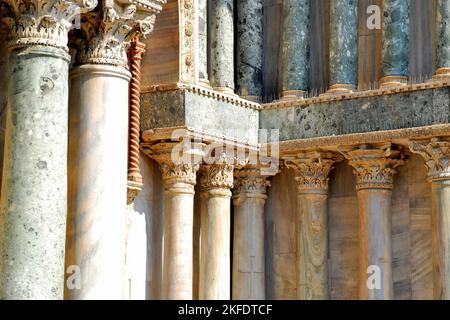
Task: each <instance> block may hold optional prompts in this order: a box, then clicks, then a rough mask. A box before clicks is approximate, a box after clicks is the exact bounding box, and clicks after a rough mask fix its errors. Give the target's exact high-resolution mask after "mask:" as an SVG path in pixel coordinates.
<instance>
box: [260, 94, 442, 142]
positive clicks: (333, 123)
mask: <svg viewBox="0 0 450 320" xmlns="http://www.w3.org/2000/svg"><path fill="white" fill-rule="evenodd" d="M449 100H450V96H449V89H448V88H440V89H429V90H422V91H414V92H409V93H399V94H393V95H385V96H377V97H368V98H361V99H355V100H344V101H336V102H328V103H320V104H313V105H310V106H303V107H301V106H298V107H290V108H280V109H268V110H263V111H262V112H261V114H260V128H261V129H279V130H280V140H281V141H286V140H293V139H304V138H316V137H323V136H332V135H343V134H350V133H364V132H372V131H382V130H393V129H402V128H411V127H422V126H427V125H433V124H443V123H448V122H449V121H450V107H449Z"/></svg>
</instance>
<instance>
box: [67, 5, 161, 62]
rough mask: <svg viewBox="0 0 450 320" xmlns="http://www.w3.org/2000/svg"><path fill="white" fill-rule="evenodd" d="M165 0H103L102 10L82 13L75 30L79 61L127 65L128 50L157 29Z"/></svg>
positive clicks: (75, 44)
mask: <svg viewBox="0 0 450 320" xmlns="http://www.w3.org/2000/svg"><path fill="white" fill-rule="evenodd" d="M164 3H165V0H146V1H142V0H141V1H135V0H130V1H119V0H103V2H102V4H101V6H100V7H99V10H97V11H96V12H91V13H89V14H86V15H84V16H83V17H82V21H81V30H77V31H78V32H74V37H72V38H73V39H74V40H73V45H74V46H75V47H76V48H77V54H76V59H75V60H76V63H75V64H76V65H81V64H107V65H113V66H120V67H125V68H126V67H127V66H128V61H127V50H128V48H129V47H130V43H131V40H132V39H133V38H134V37H136V36H144V37H145V36H146V35H148V34H149V33H150V32H152V31H153V27H154V24H155V20H156V15H157V14H158V13H159V12H160V11H161V10H162V4H164Z"/></svg>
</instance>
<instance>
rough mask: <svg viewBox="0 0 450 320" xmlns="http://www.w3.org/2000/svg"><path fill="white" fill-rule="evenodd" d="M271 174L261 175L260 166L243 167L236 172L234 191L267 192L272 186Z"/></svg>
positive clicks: (238, 192) (237, 192)
mask: <svg viewBox="0 0 450 320" xmlns="http://www.w3.org/2000/svg"><path fill="white" fill-rule="evenodd" d="M268 178H269V176H263V175H261V169H259V168H243V169H240V170H235V172H234V193H235V194H236V195H238V194H243V193H246V194H249V193H251V194H265V193H266V188H267V187H270V181H269V180H268Z"/></svg>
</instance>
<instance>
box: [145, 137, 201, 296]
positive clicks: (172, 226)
mask: <svg viewBox="0 0 450 320" xmlns="http://www.w3.org/2000/svg"><path fill="white" fill-rule="evenodd" d="M166 145H167V144H164V143H163V144H161V147H162V148H165V146H166ZM168 146H169V148H166V151H167V152H164V151H163V152H161V150H160V151H157V152H156V154H155V155H154V156H152V158H153V159H155V160H156V161H158V163H159V165H160V169H161V172H162V178H163V181H164V257H163V266H164V270H163V288H162V297H163V299H168V300H192V290H193V282H192V281H193V274H192V272H193V254H194V252H193V231H194V194H195V192H194V186H195V184H196V173H197V170H198V167H199V166H198V165H197V164H194V163H192V164H191V163H188V162H186V163H184V162H181V163H174V162H173V161H172V159H171V153H170V152H171V151H172V150H173V148H172V147H171V146H172V144H168Z"/></svg>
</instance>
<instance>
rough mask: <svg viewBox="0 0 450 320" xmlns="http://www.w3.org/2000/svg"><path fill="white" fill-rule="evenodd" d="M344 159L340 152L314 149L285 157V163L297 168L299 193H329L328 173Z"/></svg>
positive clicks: (289, 166) (296, 178)
mask: <svg viewBox="0 0 450 320" xmlns="http://www.w3.org/2000/svg"><path fill="white" fill-rule="evenodd" d="M342 160H343V157H342V156H341V155H340V154H336V153H333V152H321V151H312V152H305V153H300V154H298V155H296V156H294V157H285V161H284V163H285V165H286V166H287V167H288V168H292V169H294V170H295V172H296V177H295V180H296V181H297V187H298V192H299V193H318V194H328V181H329V177H328V174H329V173H330V171H331V170H332V169H333V168H334V164H335V163H336V162H339V161H342Z"/></svg>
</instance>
